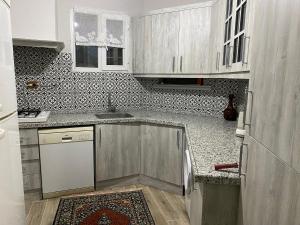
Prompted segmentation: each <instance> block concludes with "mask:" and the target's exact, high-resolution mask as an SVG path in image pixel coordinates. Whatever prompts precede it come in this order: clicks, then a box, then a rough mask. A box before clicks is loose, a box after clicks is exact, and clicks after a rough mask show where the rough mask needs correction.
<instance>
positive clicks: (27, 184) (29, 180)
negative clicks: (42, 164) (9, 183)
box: [23, 174, 41, 191]
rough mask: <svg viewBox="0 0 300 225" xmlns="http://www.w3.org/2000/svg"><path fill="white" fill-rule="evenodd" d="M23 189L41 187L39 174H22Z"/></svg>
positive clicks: (28, 189)
mask: <svg viewBox="0 0 300 225" xmlns="http://www.w3.org/2000/svg"><path fill="white" fill-rule="evenodd" d="M23 185H24V191H30V190H35V189H40V188H41V176H40V174H31V175H25V176H23Z"/></svg>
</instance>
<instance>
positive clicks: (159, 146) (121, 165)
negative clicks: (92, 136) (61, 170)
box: [96, 124, 183, 187]
mask: <svg viewBox="0 0 300 225" xmlns="http://www.w3.org/2000/svg"><path fill="white" fill-rule="evenodd" d="M182 138H183V135H182V129H179V128H174V127H173V128H172V127H165V126H159V125H139V124H138V125H136V124H103V125H97V126H96V182H97V184H98V187H101V186H102V185H105V184H106V183H109V184H111V182H113V180H115V181H117V182H123V181H124V178H126V177H127V178H128V179H132V177H133V176H137V177H138V176H139V177H140V178H137V180H138V181H137V180H134V182H152V183H153V185H155V184H157V182H158V183H159V182H160V184H162V185H163V183H165V184H168V185H171V186H172V185H173V186H175V187H178V186H181V185H182ZM147 178H149V179H147ZM105 181H107V182H105ZM101 182H102V183H101Z"/></svg>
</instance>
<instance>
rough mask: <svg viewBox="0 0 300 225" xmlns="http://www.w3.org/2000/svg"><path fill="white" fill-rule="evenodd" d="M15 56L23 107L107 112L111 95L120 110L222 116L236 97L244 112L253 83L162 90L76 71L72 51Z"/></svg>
mask: <svg viewBox="0 0 300 225" xmlns="http://www.w3.org/2000/svg"><path fill="white" fill-rule="evenodd" d="M14 55H15V70H16V83H17V94H18V107H19V109H26V108H30V109H32V108H40V109H42V110H50V111H58V112H92V111H96V110H99V111H103V110H106V108H107V95H108V92H111V93H112V96H113V103H114V104H115V105H116V106H117V109H118V110H125V111H126V110H135V109H143V110H147V109H151V110H156V111H164V112H168V111H171V112H184V113H197V114H200V115H210V116H216V117H222V111H223V110H224V108H225V107H226V105H227V102H228V95H229V94H231V93H233V94H234V95H235V96H237V99H236V105H237V106H238V108H239V109H243V106H244V99H245V98H244V93H245V90H246V88H247V85H248V82H246V81H239V80H221V79H217V80H210V79H206V80H205V84H206V85H211V86H212V88H211V90H210V91H187V90H184V91H178V90H162V89H161V90H160V89H154V88H153V85H155V84H157V83H159V80H158V79H136V78H134V77H133V76H132V74H129V73H115V72H104V73H91V72H86V73H79V72H72V60H71V54H69V53H60V54H57V53H56V52H55V51H53V50H50V49H42V48H30V47H15V48H14ZM28 80H38V81H39V82H40V84H41V87H40V88H39V89H38V90H35V91H30V90H26V89H25V84H26V82H27V81H28Z"/></svg>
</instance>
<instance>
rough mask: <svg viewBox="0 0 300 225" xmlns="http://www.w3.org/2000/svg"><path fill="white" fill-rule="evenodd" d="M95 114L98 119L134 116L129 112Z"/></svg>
mask: <svg viewBox="0 0 300 225" xmlns="http://www.w3.org/2000/svg"><path fill="white" fill-rule="evenodd" d="M95 116H96V117H97V118H98V119H114V118H132V117H133V115H131V114H129V113H118V112H116V113H97V114H95Z"/></svg>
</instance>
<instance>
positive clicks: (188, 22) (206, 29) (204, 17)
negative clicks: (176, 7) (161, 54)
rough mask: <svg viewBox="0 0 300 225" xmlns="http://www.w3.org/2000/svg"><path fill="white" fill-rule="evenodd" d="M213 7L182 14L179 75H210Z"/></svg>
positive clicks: (186, 11)
mask: <svg viewBox="0 0 300 225" xmlns="http://www.w3.org/2000/svg"><path fill="white" fill-rule="evenodd" d="M210 21H211V7H210V6H206V7H202V8H198V9H190V10H183V11H181V12H180V32H179V59H178V62H177V63H178V66H177V68H178V72H179V73H188V74H193V73H208V72H209V71H208V67H209V66H208V63H209V62H208V61H209V57H208V55H209V40H210V23H211V22H210Z"/></svg>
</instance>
